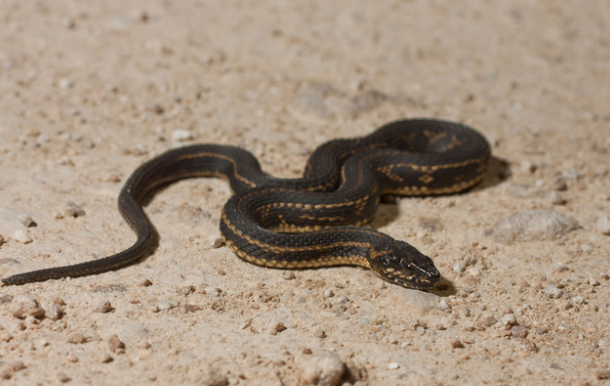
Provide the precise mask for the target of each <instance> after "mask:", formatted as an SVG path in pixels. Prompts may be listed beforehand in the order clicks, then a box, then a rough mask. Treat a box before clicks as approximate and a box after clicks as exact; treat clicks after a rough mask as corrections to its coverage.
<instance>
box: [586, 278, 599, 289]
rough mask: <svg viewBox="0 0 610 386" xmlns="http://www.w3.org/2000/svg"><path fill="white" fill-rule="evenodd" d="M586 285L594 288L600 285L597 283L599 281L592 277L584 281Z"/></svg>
mask: <svg viewBox="0 0 610 386" xmlns="http://www.w3.org/2000/svg"><path fill="white" fill-rule="evenodd" d="M586 283H587V284H589V285H590V286H592V287H596V286H598V285H600V284H601V283H600V282H599V280H597V279H596V278H594V277H593V276H591V277H589V278H588V279H587V280H586Z"/></svg>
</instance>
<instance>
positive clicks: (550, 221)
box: [486, 209, 579, 244]
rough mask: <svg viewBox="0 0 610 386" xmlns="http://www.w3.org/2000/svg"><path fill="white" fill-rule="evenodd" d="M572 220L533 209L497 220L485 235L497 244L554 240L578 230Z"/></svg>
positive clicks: (576, 224) (547, 211)
mask: <svg viewBox="0 0 610 386" xmlns="http://www.w3.org/2000/svg"><path fill="white" fill-rule="evenodd" d="M578 227H579V224H578V221H576V220H575V219H574V218H572V217H570V216H566V215H563V214H560V213H558V212H556V211H554V210H552V209H535V210H531V211H528V212H523V213H517V214H515V215H513V216H510V217H505V218H502V219H500V220H498V221H497V222H496V223H495V225H494V226H493V227H492V228H491V229H490V230H488V231H487V232H486V233H487V234H488V235H489V236H492V237H493V238H494V239H495V240H496V241H497V242H501V243H506V244H508V243H511V242H514V241H522V240H523V241H527V240H554V239H556V238H558V237H560V236H562V235H564V234H566V233H569V232H572V231H573V230H575V229H578Z"/></svg>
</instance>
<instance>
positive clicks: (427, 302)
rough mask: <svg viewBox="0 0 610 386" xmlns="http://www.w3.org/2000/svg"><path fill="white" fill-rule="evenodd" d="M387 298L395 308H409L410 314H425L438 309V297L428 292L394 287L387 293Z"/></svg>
mask: <svg viewBox="0 0 610 386" xmlns="http://www.w3.org/2000/svg"><path fill="white" fill-rule="evenodd" d="M388 298H389V300H390V301H392V303H393V305H394V306H395V307H396V308H397V309H405V310H409V313H410V314H413V315H417V316H425V315H427V314H429V313H431V312H433V311H435V310H438V302H439V297H438V296H437V295H435V294H432V293H428V292H423V291H417V290H410V289H404V288H399V287H396V288H393V289H392V292H391V293H389V295H388Z"/></svg>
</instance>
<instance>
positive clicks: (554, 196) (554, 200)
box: [549, 190, 566, 205]
mask: <svg viewBox="0 0 610 386" xmlns="http://www.w3.org/2000/svg"><path fill="white" fill-rule="evenodd" d="M549 201H550V202H551V204H553V205H563V204H565V203H566V200H565V199H564V198H563V197H562V196H561V193H559V192H558V191H556V190H554V191H552V192H551V193H550V194H549Z"/></svg>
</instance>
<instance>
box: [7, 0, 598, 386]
mask: <svg viewBox="0 0 610 386" xmlns="http://www.w3.org/2000/svg"><path fill="white" fill-rule="evenodd" d="M608 20H610V3H609V2H608V1H603V0H599V1H597V0H591V1H587V2H575V1H573V2H567V1H562V2H558V1H554V0H547V1H526V0H515V1H501V0H497V1H478V2H477V1H424V0H421V1H419V0H414V1H397V0H387V1H386V0H378V1H374V2H373V1H344V0H340V1H271V0H261V1H256V2H254V1H250V2H248V1H221V0H211V1H194V0H184V1H180V2H172V1H141V0H133V1H116V0H109V1H100V2H85V1H76V0H57V1H53V2H46V1H23V0H3V1H0V23H1V26H2V27H1V28H0V139H1V140H0V235H2V236H3V239H4V243H3V244H2V245H0V276H1V277H6V276H8V275H12V274H15V273H19V272H25V271H29V270H33V269H40V268H47V267H53V266H58V265H65V264H71V263H76V262H81V261H87V260H91V259H94V258H99V257H103V256H106V255H108V254H112V253H114V252H117V251H120V250H122V249H124V248H126V247H128V246H129V245H130V244H131V243H132V242H133V240H134V236H133V234H132V233H131V231H130V230H129V228H128V226H127V225H126V224H125V223H124V222H123V220H122V218H121V217H120V215H119V214H118V212H117V210H116V197H117V194H118V192H119V190H120V188H121V186H122V183H123V182H124V181H125V179H126V178H127V177H128V176H129V175H130V173H131V172H132V171H133V170H134V169H135V168H136V167H137V166H138V165H140V164H141V163H143V162H145V161H146V160H148V159H150V158H152V157H153V156H155V155H157V154H159V153H161V152H162V151H164V150H166V149H169V148H172V147H176V146H182V145H186V144H190V143H210V142H211V143H223V144H231V145H236V146H241V147H244V148H246V149H248V150H250V151H252V152H253V153H254V154H256V155H257V156H258V157H259V158H260V159H261V163H262V165H263V168H264V169H265V171H267V172H269V173H271V174H273V175H277V176H299V175H300V173H301V171H302V168H303V166H304V163H305V161H306V159H307V157H308V155H309V154H310V153H311V152H312V151H313V150H314V149H315V148H316V147H317V146H318V145H319V144H321V143H323V142H325V141H327V140H330V139H333V138H339V137H352V136H357V135H365V134H368V133H369V132H371V131H372V130H374V129H375V128H376V127H379V126H380V125H382V124H384V123H386V122H389V121H393V120H396V119H401V118H413V117H429V118H442V119H447V120H454V121H458V122H463V123H466V124H468V125H470V126H472V127H475V128H477V129H478V130H480V131H481V132H482V133H483V134H484V135H485V136H487V138H488V139H489V141H490V143H491V144H492V147H493V154H494V157H495V158H494V161H493V164H492V168H491V170H490V172H489V173H488V175H487V177H486V179H485V181H484V183H483V185H482V186H480V187H479V188H477V189H475V190H473V191H471V192H468V193H467V194H464V195H459V196H451V197H440V198H426V199H419V198H404V199H401V200H400V201H398V203H397V204H396V205H387V204H386V205H382V207H381V208H380V210H379V214H378V218H377V219H376V220H375V222H374V223H373V227H375V228H377V229H379V230H380V231H383V232H386V233H388V234H391V235H392V236H394V237H395V238H398V239H403V240H406V241H409V242H411V243H412V244H413V245H415V246H416V247H417V248H419V249H420V250H422V252H424V253H426V254H427V255H429V256H431V257H432V258H433V259H434V261H435V262H436V265H437V266H438V267H439V269H440V270H441V272H442V274H443V276H444V277H445V278H446V279H447V280H448V281H450V282H451V283H452V287H453V290H451V291H446V293H439V294H429V293H425V292H421V291H414V290H406V289H403V288H399V287H397V286H393V285H389V284H388V285H387V284H385V283H383V282H382V281H381V280H380V279H378V278H377V277H376V276H375V275H374V274H373V273H372V272H370V271H366V270H363V269H358V268H351V267H345V268H334V269H324V270H315V271H297V272H294V273H287V272H284V271H279V270H271V269H265V268H260V267H257V266H254V265H250V264H248V263H246V262H243V261H241V260H240V259H238V258H237V257H236V256H234V255H233V253H231V251H230V250H229V249H228V248H226V247H221V248H216V249H215V248H213V244H214V241H215V239H216V238H218V236H219V233H218V230H217V224H218V220H219V215H220V210H221V208H222V205H223V203H224V202H225V201H226V200H227V199H228V197H229V195H230V190H229V188H228V186H227V185H226V183H225V182H223V181H221V180H211V179H198V180H189V181H183V182H180V183H177V184H175V185H172V186H171V187H169V188H168V189H165V190H163V191H162V192H159V193H158V194H157V195H156V196H155V197H154V199H153V200H152V201H151V202H150V204H149V205H148V206H147V209H146V210H147V212H148V213H149V215H150V217H151V219H152V221H153V222H154V224H155V225H156V227H157V229H158V231H159V233H160V235H161V239H160V246H159V248H158V250H157V251H156V253H155V254H154V255H152V256H150V257H149V258H147V259H146V260H145V261H143V262H141V263H139V264H137V265H134V266H131V267H128V268H125V269H122V270H120V271H116V272H111V273H107V274H102V275H98V276H91V277H85V278H78V279H70V280H57V281H48V282H44V283H36V284H28V285H24V286H12V287H3V288H0V383H2V384H3V385H4V384H6V385H57V384H62V383H66V384H74V385H84V384H91V385H170V384H171V385H215V386H219V385H266V386H275V385H277V386H281V385H284V386H291V385H295V386H296V385H313V384H319V385H357V386H364V385H370V386H373V385H384V386H391V385H475V384H488V385H517V384H529V385H548V384H566V385H602V384H608V383H609V382H610V380H608V378H610V365H608V364H609V363H610V354H609V353H610V348H609V345H610V301H609V299H610V297H609V295H610V280H609V279H608V274H610V236H607V235H605V234H604V231H605V229H606V228H605V227H606V222H605V221H607V220H608V219H607V218H606V216H608V215H610V196H609V194H610V176H609V170H610V153H609V150H608V149H609V148H610V107H609V106H610V105H609V100H610V83H609V79H610V24H609V23H608ZM504 162H505V163H506V166H503V165H502V164H503V163H504ZM69 203H71V204H69ZM75 208H76V209H75ZM79 208H80V209H82V211H84V213H82V212H81V213H80V214H79V213H78V211H79ZM27 215H29V216H30V217H31V219H32V220H33V221H34V222H35V223H36V225H35V226H33V224H31V223H28V221H27V219H26V216H27ZM75 216H76V217H75ZM511 216H516V217H511ZM574 222H577V224H578V226H573V225H574ZM570 224H572V225H570ZM26 225H29V226H26ZM20 231H21V232H20ZM15 232H17V233H15ZM609 232H610V231H609ZM24 233H25V235H24ZM23 237H26V238H27V237H30V238H31V239H32V242H29V243H24V242H21V241H19V239H20V238H23ZM42 309H44V311H45V315H44V316H43V315H42Z"/></svg>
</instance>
